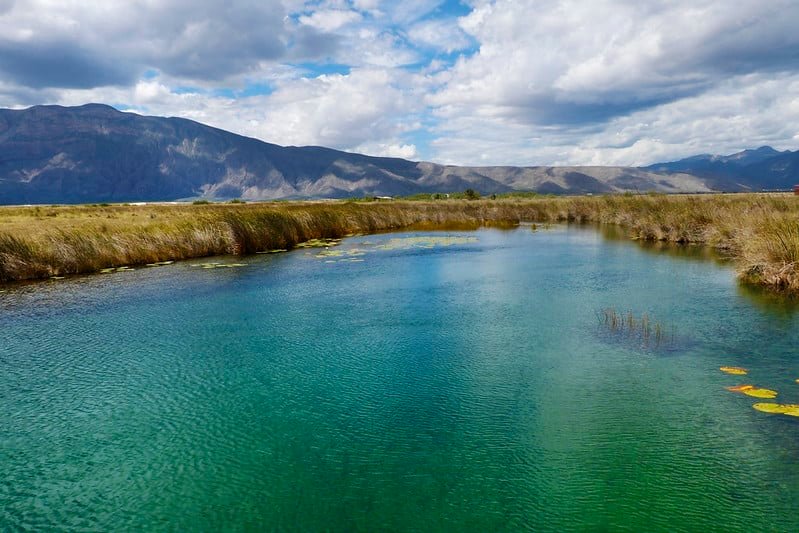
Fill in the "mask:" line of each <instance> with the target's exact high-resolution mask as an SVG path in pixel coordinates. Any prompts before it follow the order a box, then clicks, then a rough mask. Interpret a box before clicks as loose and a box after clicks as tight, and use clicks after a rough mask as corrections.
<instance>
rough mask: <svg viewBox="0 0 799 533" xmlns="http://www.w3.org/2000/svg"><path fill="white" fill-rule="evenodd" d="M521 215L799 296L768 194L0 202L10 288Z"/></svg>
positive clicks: (0, 240) (4, 278)
mask: <svg viewBox="0 0 799 533" xmlns="http://www.w3.org/2000/svg"><path fill="white" fill-rule="evenodd" d="M520 222H535V223H555V222H571V223H593V224H600V225H610V226H616V227H618V228H621V229H622V230H623V231H624V233H625V234H627V235H628V237H629V238H632V239H634V240H639V241H645V242H670V243H676V244H700V245H705V246H708V247H711V248H714V249H716V250H717V251H720V252H721V253H723V254H724V255H725V256H726V257H729V258H730V259H731V260H732V261H733V262H734V263H735V265H736V270H737V273H738V278H739V280H741V281H742V282H743V283H746V284H749V285H757V286H762V287H766V288H769V289H771V290H773V291H777V292H783V293H789V294H799V198H795V197H794V196H792V195H787V194H763V193H753V194H738V195H724V194H719V195H696V196H686V195H679V196H667V195H661V194H646V195H612V196H610V195H609V196H577V197H575V196H570V197H535V198H522V199H519V198H511V199H497V200H488V199H480V200H438V201H421V200H393V201H386V202H363V201H347V200H339V201H328V202H267V203H252V204H249V203H248V204H207V205H191V204H145V205H116V204H115V205H102V204H100V205H89V206H23V207H0V284H5V283H9V282H17V281H29V280H44V279H49V278H51V277H54V276H57V277H60V276H66V275H74V274H88V273H92V272H99V271H100V270H102V269H104V268H111V267H120V266H125V265H129V266H135V265H144V264H148V263H156V262H159V261H178V260H184V259H194V258H202V257H210V256H215V255H248V254H254V253H257V252H264V251H268V250H274V249H292V248H294V247H295V246H296V245H297V244H299V243H302V242H304V241H308V240H311V239H320V238H341V237H344V236H346V235H348V234H353V233H364V234H368V233H376V232H384V231H393V230H401V229H414V228H422V229H424V228H426V229H446V227H447V226H449V227H453V226H458V225H460V226H461V227H469V228H477V227H480V226H491V225H494V226H497V225H498V226H514V225H518V224H519V223H520Z"/></svg>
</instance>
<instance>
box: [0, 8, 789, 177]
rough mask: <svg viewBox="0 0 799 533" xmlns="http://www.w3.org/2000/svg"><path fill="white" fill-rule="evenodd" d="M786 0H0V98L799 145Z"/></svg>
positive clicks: (398, 133)
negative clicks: (225, 0) (226, 0)
mask: <svg viewBox="0 0 799 533" xmlns="http://www.w3.org/2000/svg"><path fill="white" fill-rule="evenodd" d="M797 23H799V1H797V0H769V1H768V2H763V1H762V0H756V1H755V0H736V1H734V2H733V1H730V0H690V1H689V0H647V1H646V2H643V1H638V0H579V1H565V0H461V1H459V0H404V1H387V0H317V1H305V0H252V1H249V0H245V1H237V0H229V1H228V2H221V1H217V2H213V1H208V0H127V1H126V0H114V1H111V0H107V1H90V0H0V106H2V107H27V106H29V105H34V104H42V103H51V104H63V105H77V104H84V103H87V102H103V103H107V104H111V105H113V106H115V107H117V108H119V109H123V110H131V111H135V112H139V113H146V114H154V115H164V116H182V117H187V118H191V119H195V120H198V121H201V122H204V123H207V124H211V125H214V126H218V127H221V128H225V129H228V130H231V131H234V132H237V133H242V134H245V135H250V136H253V137H257V138H259V139H263V140H265V141H269V142H274V143H278V144H284V145H308V144H312V145H324V146H330V147H333V148H340V149H344V150H351V151H358V152H364V153H368V154H373V155H393V156H401V157H406V158H411V159H424V160H432V161H437V162H442V163H457V164H515V165H535V164H623V165H639V164H648V163H652V162H655V161H662V160H667V159H673V158H679V157H683V156H687V155H693V154H697V153H708V152H709V153H730V152H734V151H737V150H740V149H743V148H747V147H757V146H761V145H764V144H770V145H772V146H774V147H775V148H779V149H793V150H795V149H799V30H798V29H797Z"/></svg>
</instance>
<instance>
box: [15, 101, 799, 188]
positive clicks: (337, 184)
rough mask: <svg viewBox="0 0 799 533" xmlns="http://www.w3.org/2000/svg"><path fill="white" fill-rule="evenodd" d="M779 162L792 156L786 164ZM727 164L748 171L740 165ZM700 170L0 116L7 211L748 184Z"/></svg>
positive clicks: (768, 167) (760, 161)
mask: <svg viewBox="0 0 799 533" xmlns="http://www.w3.org/2000/svg"><path fill="white" fill-rule="evenodd" d="M762 150H763V149H760V150H758V151H754V152H756V154H754V155H751V154H747V155H746V156H741V157H740V158H739V159H740V160H742V161H744V160H745V162H746V164H747V165H748V166H746V168H750V167H751V168H754V167H757V166H758V165H760V167H758V168H762V169H763V172H768V173H769V176H774V181H775V182H780V183H782V182H783V181H785V180H786V179H789V178H788V177H786V176H795V173H796V165H795V163H792V161H793V159H791V158H790V157H788V156H791V155H792V153H791V152H786V153H780V152H776V155H775V154H770V153H765V151H762ZM761 151H762V152H761ZM708 157H710V156H708ZM730 157H733V156H730ZM781 157H788V160H787V161H784V162H780V161H781V160H780V159H779V158H781ZM678 163H679V164H678ZM705 163H706V162H705V161H704V159H703V160H702V164H705ZM708 164H709V163H708ZM713 164H716V163H713ZM723 164H724V165H728V166H729V165H734V166H736V168H738V167H740V166H741V165H740V164H738V163H735V162H732V160H731V161H730V162H724V163H723ZM699 166H700V165H697V164H686V163H682V162H676V163H665V164H663V165H662V166H657V165H656V166H653V167H649V168H628V167H457V166H444V165H438V164H434V163H426V162H422V163H419V162H413V161H407V160H404V159H397V158H386V157H370V156H365V155H360V154H353V153H347V152H341V151H338V150H332V149H329V148H322V147H312V146H307V147H283V146H278V145H275V144H270V143H266V142H262V141H260V140H257V139H252V138H248V137H242V136H240V135H236V134H233V133H230V132H226V131H224V130H220V129H217V128H212V127H210V126H205V125H203V124H200V123H197V122H194V121H191V120H186V119H181V118H163V117H150V116H141V115H137V114H134V113H124V112H120V111H118V110H116V109H114V108H112V107H109V106H105V105H100V104H87V105H84V106H80V107H60V106H35V107H32V108H29V109H24V110H8V109H0V204H15V203H67V202H70V203H81V202H100V201H108V202H112V201H113V202H124V201H155V200H175V199H186V198H198V197H202V198H218V199H224V198H245V199H269V198H324V197H326V198H341V197H353V196H364V195H388V196H399V195H408V194H414V193H420V192H422V193H423V192H448V191H461V190H464V189H466V188H473V189H476V190H478V191H480V192H482V193H484V194H490V193H500V192H508V191H514V190H525V191H540V192H549V193H589V192H590V193H603V192H620V191H626V190H633V191H662V192H703V191H709V190H712V189H723V190H738V189H746V188H750V187H751V185H750V184H749V183H750V181H751V180H749V181H747V180H746V179H744V178H743V177H740V176H743V174H741V175H739V174H736V175H735V177H734V178H733V179H728V178H727V177H719V176H716V174H714V172H715V171H713V172H710V171H708V172H704V170H702V169H700V170H697V169H698V168H699ZM711 166H712V165H711ZM716 166H718V165H716ZM702 168H704V167H702ZM713 168H716V167H713ZM725 168H726V167H725ZM790 179H792V178H790ZM739 182H740V183H739ZM769 183H771V182H769ZM758 188H759V187H758Z"/></svg>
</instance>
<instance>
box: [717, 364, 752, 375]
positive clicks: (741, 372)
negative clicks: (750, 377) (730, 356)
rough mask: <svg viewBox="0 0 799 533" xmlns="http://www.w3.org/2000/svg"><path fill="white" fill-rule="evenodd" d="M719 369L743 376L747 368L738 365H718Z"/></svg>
mask: <svg viewBox="0 0 799 533" xmlns="http://www.w3.org/2000/svg"><path fill="white" fill-rule="evenodd" d="M719 370H721V371H722V372H725V373H727V374H732V375H734V376H745V375H746V373H747V372H748V370H746V369H745V368H741V367H740V366H722V367H719Z"/></svg>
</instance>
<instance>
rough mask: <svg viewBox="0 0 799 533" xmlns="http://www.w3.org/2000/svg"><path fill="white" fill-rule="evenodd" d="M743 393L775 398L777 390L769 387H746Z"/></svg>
mask: <svg viewBox="0 0 799 533" xmlns="http://www.w3.org/2000/svg"><path fill="white" fill-rule="evenodd" d="M743 393H744V394H746V395H747V396H751V397H753V398H769V399H770V398H776V397H777V391H775V390H771V389H755V388H752V389H746V390H745V391H743Z"/></svg>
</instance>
